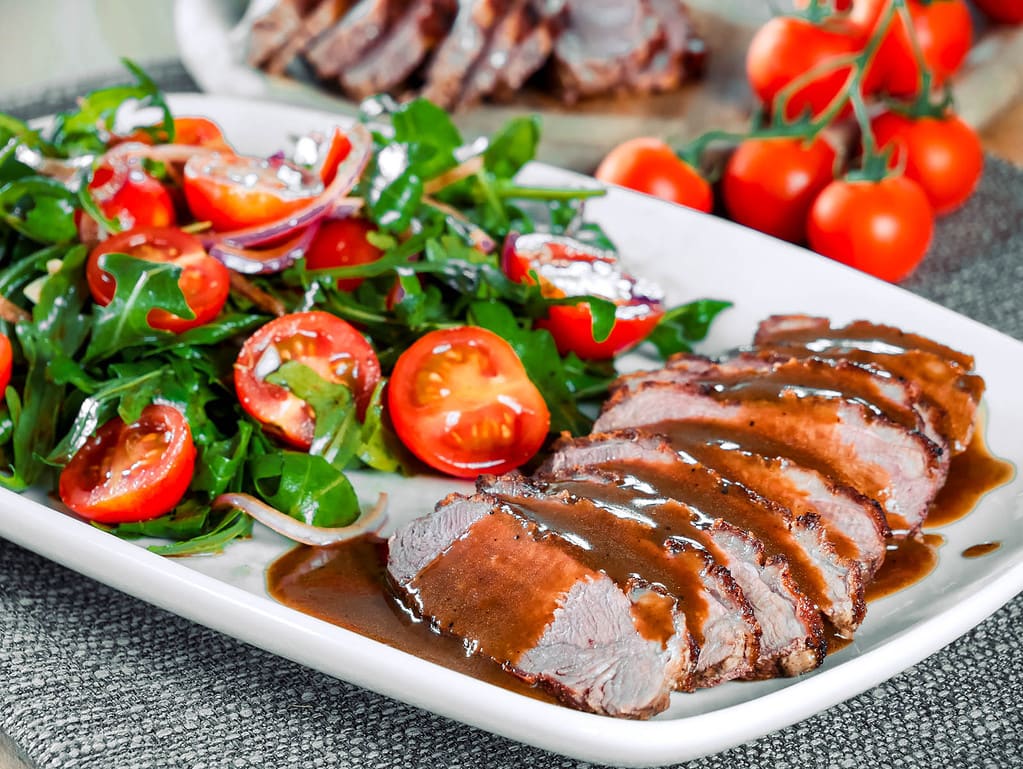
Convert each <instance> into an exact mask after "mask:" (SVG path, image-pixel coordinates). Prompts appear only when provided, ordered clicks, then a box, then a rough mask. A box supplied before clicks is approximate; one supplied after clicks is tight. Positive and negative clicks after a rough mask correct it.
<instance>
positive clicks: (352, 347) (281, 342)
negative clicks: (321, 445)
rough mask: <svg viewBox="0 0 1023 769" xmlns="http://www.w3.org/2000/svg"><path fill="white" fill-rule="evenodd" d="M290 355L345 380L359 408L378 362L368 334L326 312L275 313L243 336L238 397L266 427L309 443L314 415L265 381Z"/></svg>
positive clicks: (375, 378) (373, 381) (237, 374)
mask: <svg viewBox="0 0 1023 769" xmlns="http://www.w3.org/2000/svg"><path fill="white" fill-rule="evenodd" d="M289 360H294V361H298V362H299V363H302V364H304V365H306V366H308V367H309V368H311V369H313V370H314V371H316V373H317V374H319V375H320V376H321V377H322V378H323V379H325V380H327V381H328V382H336V383H344V384H346V385H348V387H349V388H350V389H351V390H352V395H353V396H354V398H355V402H356V404H357V405H358V408H359V411H360V413H362V412H365V409H366V406H367V405H368V404H369V399H370V397H371V396H372V395H373V389H374V388H375V387H376V384H377V382H378V381H379V380H380V362H379V361H378V360H377V355H376V353H375V352H374V351H373V348H372V347H371V346H370V344H369V342H367V341H366V338H365V337H364V336H363V335H362V334H360V333H359V332H358V331H356V330H355V328H353V327H352V326H351V325H350V324H348V323H347V322H345V321H343V320H341V318H338V317H337V316H336V315H331V314H330V313H328V312H321V311H318V310H315V311H312V312H296V313H292V314H291V315H284V316H282V317H280V318H274V319H273V320H272V321H270V322H269V323H267V324H266V325H265V326H263V327H262V328H260V329H259V330H258V331H256V333H254V334H253V335H252V336H250V337H249V338H248V339H246V340H245V343H244V344H243V345H242V349H241V351H240V352H239V353H238V359H237V360H236V361H235V364H234V386H235V390H237V392H238V400H239V402H240V403H241V405H242V408H243V409H245V410H246V411H247V412H248V413H249V414H250V415H251V416H252V417H253V418H255V419H256V420H257V421H259V422H261V423H262V424H263V428H264V429H265V430H266V431H267V432H269V433H271V434H273V435H276V436H277V437H279V438H281V439H282V440H283V441H285V442H286V443H288V444H290V445H292V446H295V447H296V448H300V449H308V448H309V447H310V446H311V445H312V442H313V437H314V436H315V431H316V415H315V414H314V413H313V410H312V408H311V407H310V406H309V404H308V403H306V402H305V401H304V400H302V399H301V398H299V397H298V396H297V395H295V394H294V393H292V392H291V391H290V390H288V389H287V388H286V387H282V386H281V385H277V384H272V383H271V382H267V381H266V376H267V375H268V374H270V373H272V372H273V371H275V370H277V368H279V367H280V366H281V364H282V363H284V362H286V361H289Z"/></svg>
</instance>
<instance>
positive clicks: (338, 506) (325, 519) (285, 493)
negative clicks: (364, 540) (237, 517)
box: [249, 451, 361, 527]
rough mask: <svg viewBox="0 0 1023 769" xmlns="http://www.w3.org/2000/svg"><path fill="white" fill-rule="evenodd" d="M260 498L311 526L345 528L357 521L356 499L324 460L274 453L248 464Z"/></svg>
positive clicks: (357, 502)
mask: <svg viewBox="0 0 1023 769" xmlns="http://www.w3.org/2000/svg"><path fill="white" fill-rule="evenodd" d="M249 472H250V473H251V476H252V481H253V484H254V485H255V487H256V491H257V492H258V493H259V495H260V496H261V497H262V498H263V499H265V500H266V501H267V502H268V503H269V504H271V505H273V506H274V507H276V508H277V509H278V510H281V511H282V512H285V513H287V514H288V515H290V516H291V517H292V518H297V519H298V520H300V521H304V522H305V523H307V524H310V525H312V526H324V527H333V526H347V525H349V524H350V523H352V522H353V521H355V519H356V518H358V517H359V514H360V512H361V511H360V508H359V499H358V497H356V495H355V489H353V488H352V484H351V482H350V481H349V480H348V478H347V477H345V474H344V473H342V472H341V471H340V470H338V469H337V468H336V467H334V466H333V465H331V464H330V462H328V461H327V460H326V459H324V458H323V457H319V456H316V455H313V454H305V453H301V452H297V451H277V452H274V453H271V454H264V455H262V456H256V457H253V458H252V459H250V460H249Z"/></svg>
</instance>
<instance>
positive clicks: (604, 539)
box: [477, 474, 760, 689]
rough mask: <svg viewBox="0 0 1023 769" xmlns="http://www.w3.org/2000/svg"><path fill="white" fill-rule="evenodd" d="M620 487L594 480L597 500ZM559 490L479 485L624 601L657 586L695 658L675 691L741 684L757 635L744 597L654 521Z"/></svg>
mask: <svg viewBox="0 0 1023 769" xmlns="http://www.w3.org/2000/svg"><path fill="white" fill-rule="evenodd" d="M618 482H619V479H618V478H617V477H615V476H611V475H608V476H607V477H599V478H595V479H594V481H593V485H594V486H596V487H597V488H595V489H593V492H594V493H603V492H604V491H605V489H603V488H600V487H601V486H604V487H606V486H608V485H617V484H618ZM557 483H558V481H557V479H554V478H552V479H545V478H537V479H533V480H531V481H526V480H525V479H524V478H522V476H519V475H515V474H509V475H504V476H499V477H496V478H495V477H492V476H483V477H482V478H480V480H479V482H478V484H477V485H478V488H479V489H480V491H482V492H485V493H489V494H493V495H494V496H496V497H498V498H499V499H500V500H502V501H503V502H504V503H505V504H507V505H509V506H511V507H512V508H513V509H514V510H515V511H516V512H517V513H518V514H519V515H522V516H523V517H526V518H528V519H529V520H532V521H534V522H536V523H537V524H539V525H540V526H541V528H542V529H543V530H545V531H549V532H552V533H554V534H556V535H557V536H558V537H560V538H561V539H563V540H565V541H566V542H567V543H569V544H570V545H572V546H575V547H577V548H578V551H577V553H576V557H577V558H578V559H579V560H580V561H581V562H582V563H584V564H586V565H587V566H590V567H591V568H593V569H595V570H599V571H603V572H604V573H605V574H607V575H608V576H609V577H611V579H613V580H614V581H615V582H616V583H617V584H618V586H619V587H621V588H622V589H623V591H625V592H626V593H628V592H629V591H630V590H631V589H632V586H633V585H634V583H636V581H637V580H639V581H641V582H642V584H644V585H660V586H662V587H663V588H664V589H665V590H666V591H667V592H668V593H669V594H670V595H672V596H674V597H676V598H677V599H678V600H679V605H680V608H681V610H682V612H683V614H684V615H685V618H686V627H687V628H688V630H689V632H690V634H691V635H692V637H693V641H694V643H695V648H697V649H699V650H700V652H699V656H698V657H697V662H696V666H695V670H689V671H686V673H687V678H686V679H684V680H680V681H679V682H678V683H677V688H680V689H686V688H692V687H693V686H694V685H700V686H709V685H713V684H716V683H720V682H721V681H724V680H728V679H731V678H738V677H743V676H747V675H748V674H749V672H750V671H751V670H752V667H753V664H754V663H755V662H756V660H757V656H758V654H757V652H758V648H759V644H758V639H759V635H760V629H759V626H758V625H757V623H756V620H755V619H754V617H753V610H752V608H751V607H750V605H749V603H747V601H746V599H745V598H744V597H743V595H742V591H741V590H740V589H739V587H738V585H737V584H736V583H735V581H734V580H733V579H732V578H731V576H730V575H729V573H728V571H727V570H726V569H722V568H719V567H718V566H717V564H716V562H715V559H714V556H713V555H712V554H711V553H710V552H708V550H707V549H706V548H705V547H704V546H702V545H701V544H699V543H696V542H693V541H691V540H687V539H684V538H681V537H673V536H672V533H671V532H670V531H669V530H667V529H666V528H665V526H664V525H663V524H661V523H659V522H657V521H654V520H642V519H639V518H637V517H635V516H623V515H620V514H618V511H612V510H609V509H607V507H604V506H600V505H597V504H595V503H594V502H593V501H592V500H591V498H589V497H588V496H587V495H586V491H587V489H588V487H587V489H581V488H580V486H581V485H575V486H573V488H572V491H571V492H569V491H568V490H565V489H557V488H552V486H551V484H554V485H555V486H556V485H557ZM580 491H583V493H580ZM694 674H695V676H694Z"/></svg>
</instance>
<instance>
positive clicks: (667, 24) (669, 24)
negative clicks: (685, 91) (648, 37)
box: [629, 0, 693, 93]
mask: <svg viewBox="0 0 1023 769" xmlns="http://www.w3.org/2000/svg"><path fill="white" fill-rule="evenodd" d="M647 2H648V4H649V6H650V9H651V11H652V12H653V14H654V16H655V17H656V19H657V21H658V23H659V26H660V34H659V36H658V41H659V42H658V45H657V46H656V48H655V50H654V51H653V53H652V55H651V56H650V59H649V61H648V62H647V63H646V65H645V66H644V67H643V68H642V69H640V70H639V71H637V72H633V73H630V76H629V83H630V85H631V86H632V88H633V89H634V90H635V91H636V92H638V93H654V92H658V91H668V90H671V89H673V88H678V87H679V86H680V85H681V84H682V82H683V81H684V80H685V79H686V74H687V72H686V59H687V55H688V53H689V51H690V47H691V45H692V37H693V33H692V25H691V23H690V19H689V13H688V11H687V9H686V7H685V4H684V3H682V2H681V0H647Z"/></svg>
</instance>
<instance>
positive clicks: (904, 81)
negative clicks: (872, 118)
mask: <svg viewBox="0 0 1023 769" xmlns="http://www.w3.org/2000/svg"><path fill="white" fill-rule="evenodd" d="M888 3H889V0H855V2H854V3H853V10H852V14H851V16H850V19H851V21H852V23H853V24H855V25H856V26H857V27H859V28H860V29H862V30H863V31H864V34H869V33H870V31H871V30H872V29H873V28H874V26H875V25H876V24H877V22H878V21H879V19H881V18H882V15H883V11H884V9H885V8H886V7H887V5H888ZM906 7H907V8H908V9H909V14H910V17H911V18H912V20H913V29H914V32H915V34H916V39H917V42H918V43H919V45H920V51H921V52H922V54H923V57H924V61H925V62H926V64H927V66H928V68H929V69H930V70H931V73H932V77H933V80H932V85H936V86H938V85H941V84H942V83H944V82H945V81H946V80H947V79H948V78H949V76H951V75H952V74H954V73H955V72H956V71H957V70H958V69H959V67H960V65H961V64H962V63H963V59H965V58H966V54H967V53H968V52H969V50H970V44H971V42H972V37H973V26H972V22H971V21H970V10H969V8H968V7H967V5H966V2H965V0H940V2H928V3H924V2H921V0H906ZM919 78H920V68H919V67H917V64H916V57H915V56H914V53H913V43H912V40H911V39H910V37H909V32H908V31H907V29H906V25H905V24H903V22H902V18H901V17H900V16H899V15H898V14H896V16H895V18H894V19H892V23H891V26H890V27H889V28H888V32H887V33H886V34H885V37H884V40H883V41H882V42H881V46H880V48H878V51H877V58H876V59H875V60H874V63H873V66H872V67H871V68H870V71H869V73H868V75H867V80H868V81H870V82H876V83H878V85H879V87H880V88H881V89H883V90H886V91H887V92H888V93H890V94H892V95H893V96H913V95H915V94H916V93H918V92H919V90H920V83H919Z"/></svg>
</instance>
